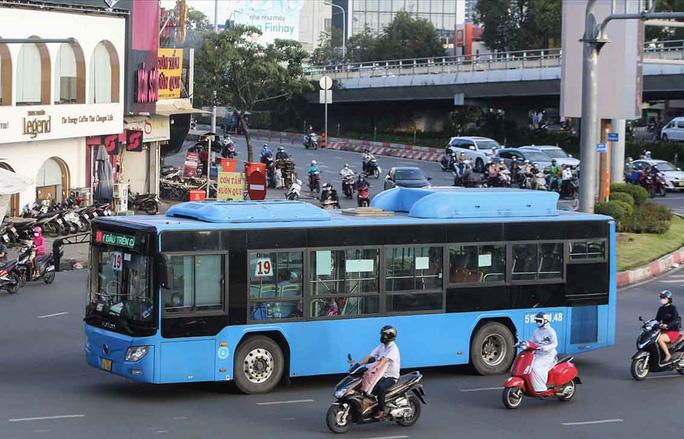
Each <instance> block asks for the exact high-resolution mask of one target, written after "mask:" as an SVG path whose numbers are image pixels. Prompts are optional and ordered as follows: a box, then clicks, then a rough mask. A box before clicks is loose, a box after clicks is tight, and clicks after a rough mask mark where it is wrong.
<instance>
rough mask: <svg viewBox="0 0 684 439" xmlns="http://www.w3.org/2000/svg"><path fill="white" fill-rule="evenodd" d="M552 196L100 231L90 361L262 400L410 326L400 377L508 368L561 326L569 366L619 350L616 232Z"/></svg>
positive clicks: (397, 192) (273, 204) (250, 205)
mask: <svg viewBox="0 0 684 439" xmlns="http://www.w3.org/2000/svg"><path fill="white" fill-rule="evenodd" d="M557 200H558V195H557V194H556V193H553V192H538V191H524V190H514V189H488V190H480V189H459V188H421V189H409V188H396V189H392V190H389V191H385V192H383V193H381V194H379V195H377V196H376V197H375V199H374V200H373V203H372V207H373V208H374V209H370V210H364V209H350V210H346V211H330V210H322V209H319V208H318V207H316V206H314V205H312V204H308V203H303V202H295V201H260V202H256V201H254V202H251V201H238V202H215V201H205V202H187V203H182V204H178V205H176V206H173V207H172V208H171V209H169V211H168V213H167V214H166V216H126V217H108V218H98V219H97V220H96V221H94V223H93V230H92V242H91V264H90V266H91V269H90V270H91V272H90V280H89V284H90V287H89V295H88V300H87V306H86V315H85V335H86V341H85V353H86V358H87V361H88V364H90V365H91V366H93V367H95V368H97V369H100V370H105V371H108V372H110V373H114V374H117V375H120V376H123V377H126V378H130V379H132V380H136V381H141V382H148V383H183V382H198V381H226V380H233V381H234V382H235V383H236V385H237V387H238V388H239V389H240V390H241V391H243V392H245V393H259V392H267V391H270V390H271V389H273V388H274V386H276V385H277V384H278V383H279V382H282V381H284V380H287V379H288V378H290V377H300V376H311V375H321V374H336V373H342V372H344V371H345V370H346V368H347V365H346V357H347V353H352V354H353V355H354V356H355V357H356V358H359V357H361V356H363V355H365V354H367V353H368V352H369V351H370V350H371V349H372V347H374V345H376V344H377V343H378V337H379V336H378V334H379V330H380V328H381V327H382V326H384V325H387V324H391V325H394V326H395V327H396V328H397V329H398V333H399V338H398V342H399V344H400V346H401V351H402V366H403V367H406V368H417V367H427V366H442V365H457V364H466V363H470V364H471V365H472V366H473V367H474V369H475V370H476V371H477V372H479V373H480V374H497V373H503V372H506V371H507V370H508V368H509V367H510V364H511V362H512V360H513V358H514V355H515V348H514V344H515V342H516V338H520V339H525V338H527V337H530V336H531V333H532V331H533V330H534V328H535V326H534V324H533V319H532V318H533V316H534V315H535V314H536V313H537V312H539V311H543V312H545V313H548V314H549V315H550V318H551V322H552V325H553V327H554V328H555V329H556V331H557V333H558V338H559V351H561V352H565V353H579V352H584V351H589V350H593V349H597V348H601V347H605V346H609V345H612V344H613V343H614V341H615V307H616V282H615V223H614V220H613V219H612V218H610V217H606V216H601V215H591V214H584V213H578V212H571V211H559V210H557V207H556V204H557Z"/></svg>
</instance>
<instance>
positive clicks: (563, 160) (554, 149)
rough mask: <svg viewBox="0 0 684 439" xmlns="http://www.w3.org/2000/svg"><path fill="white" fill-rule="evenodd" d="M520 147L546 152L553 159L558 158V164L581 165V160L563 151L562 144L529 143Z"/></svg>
mask: <svg viewBox="0 0 684 439" xmlns="http://www.w3.org/2000/svg"><path fill="white" fill-rule="evenodd" d="M520 149H523V150H528V151H537V152H543V153H544V154H546V155H548V156H549V157H551V158H552V159H556V163H558V166H561V165H569V166H572V167H573V168H574V167H576V166H577V165H579V163H580V161H579V160H577V159H576V158H574V157H573V156H571V155H570V154H568V153H566V152H565V151H563V149H562V148H561V147H560V146H555V145H529V146H521V147H520Z"/></svg>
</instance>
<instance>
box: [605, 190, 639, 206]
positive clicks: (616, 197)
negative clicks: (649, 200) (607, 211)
mask: <svg viewBox="0 0 684 439" xmlns="http://www.w3.org/2000/svg"><path fill="white" fill-rule="evenodd" d="M610 201H623V202H625V203H627V204H629V205H630V206H634V197H633V196H631V195H630V194H628V193H627V192H611V194H610Z"/></svg>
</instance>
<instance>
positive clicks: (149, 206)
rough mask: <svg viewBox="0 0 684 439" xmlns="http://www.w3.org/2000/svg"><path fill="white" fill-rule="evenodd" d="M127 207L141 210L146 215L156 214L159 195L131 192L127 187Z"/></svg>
mask: <svg viewBox="0 0 684 439" xmlns="http://www.w3.org/2000/svg"><path fill="white" fill-rule="evenodd" d="M128 208H129V209H131V210H133V211H139V210H142V211H144V212H145V213H147V214H148V215H156V214H157V212H159V197H157V196H156V195H155V194H133V193H132V192H131V189H130V187H129V189H128Z"/></svg>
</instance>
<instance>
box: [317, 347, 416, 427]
mask: <svg viewBox="0 0 684 439" xmlns="http://www.w3.org/2000/svg"><path fill="white" fill-rule="evenodd" d="M347 358H348V359H349V360H350V361H351V355H348V356H347ZM370 360H371V362H372V361H374V360H373V359H372V358H371V359H370ZM366 370H367V368H366V366H365V365H363V366H361V365H359V364H358V363H356V364H353V365H352V366H351V368H350V369H349V375H348V376H346V377H345V378H343V379H342V381H340V382H339V383H337V386H335V392H334V393H333V395H334V396H335V400H336V401H335V402H333V403H332V404H331V405H330V408H329V409H328V413H327V414H326V417H325V421H326V424H327V425H328V428H329V429H330V431H332V432H333V433H346V432H348V431H349V430H351V428H352V425H353V424H366V423H371V422H379V421H390V422H396V423H397V424H399V425H401V426H402V427H410V426H412V425H413V424H415V423H416V422H417V421H418V418H420V412H421V403H422V404H426V402H425V391H424V390H423V385H422V384H420V381H421V380H422V379H423V375H422V374H421V373H420V372H411V373H408V374H406V375H402V376H400V377H399V380H398V381H397V383H396V384H395V385H394V386H392V387H390V388H389V390H388V391H387V394H386V396H385V405H386V414H385V417H384V418H382V419H376V418H375V417H374V415H375V412H376V410H377V405H378V402H377V400H376V398H375V396H370V397H369V396H366V395H364V394H363V392H362V391H361V381H362V379H363V374H364V373H365V372H366Z"/></svg>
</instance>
